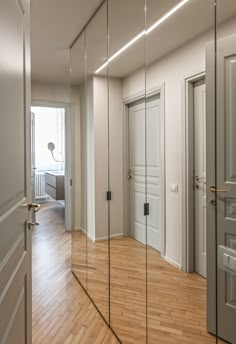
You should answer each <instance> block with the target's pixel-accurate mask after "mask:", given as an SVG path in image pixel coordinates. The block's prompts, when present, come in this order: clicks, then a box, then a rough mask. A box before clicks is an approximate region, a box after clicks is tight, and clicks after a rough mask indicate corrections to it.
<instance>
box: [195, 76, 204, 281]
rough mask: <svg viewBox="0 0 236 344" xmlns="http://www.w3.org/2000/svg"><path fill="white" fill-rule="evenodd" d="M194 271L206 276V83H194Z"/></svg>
mask: <svg viewBox="0 0 236 344" xmlns="http://www.w3.org/2000/svg"><path fill="white" fill-rule="evenodd" d="M194 171H195V271H196V272H197V273H199V274H200V275H202V276H203V277H205V278H206V85H205V82H204V83H203V82H198V83H196V84H195V85H194Z"/></svg>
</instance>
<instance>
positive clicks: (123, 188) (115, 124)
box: [108, 0, 146, 344]
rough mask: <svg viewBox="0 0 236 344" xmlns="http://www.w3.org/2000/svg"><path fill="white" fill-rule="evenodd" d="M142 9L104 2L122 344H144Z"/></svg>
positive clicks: (138, 1) (115, 307) (114, 286)
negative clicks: (106, 12)
mask: <svg viewBox="0 0 236 344" xmlns="http://www.w3.org/2000/svg"><path fill="white" fill-rule="evenodd" d="M144 8H145V3H144V1H143V0H130V1H125V0H119V1H117V0H109V1H108V20H109V25H108V27H109V59H110V61H109V65H108V73H109V151H110V154H109V166H110V168H109V171H110V187H111V191H112V200H111V202H110V267H111V270H110V295H111V301H110V318H111V326H112V328H113V329H114V331H115V332H116V334H117V335H118V337H119V339H120V340H121V342H122V343H131V342H132V343H137V344H138V343H140V344H141V343H142V344H143V343H146V232H145V229H146V227H145V217H144V213H143V204H144V202H145V70H144V62H145V61H144V27H145V26H144V25H145V16H144ZM121 23H122V25H121ZM134 78H135V79H134Z"/></svg>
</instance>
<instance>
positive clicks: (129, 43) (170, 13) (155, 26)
mask: <svg viewBox="0 0 236 344" xmlns="http://www.w3.org/2000/svg"><path fill="white" fill-rule="evenodd" d="M189 1H190V0H182V1H180V2H179V3H178V4H177V5H176V6H174V7H173V8H172V9H171V10H170V11H169V12H167V13H166V14H164V15H163V16H162V17H161V18H160V19H158V20H157V21H156V22H155V23H154V24H153V25H152V26H151V27H150V28H149V29H147V30H146V31H142V32H140V33H139V34H138V35H137V36H135V37H134V38H133V39H131V41H129V42H128V43H126V44H125V45H124V46H123V47H122V48H120V49H119V50H118V51H117V52H115V53H114V54H113V55H112V56H111V57H110V58H109V59H108V60H107V61H106V62H105V63H104V64H103V65H101V66H100V67H99V68H98V69H97V70H96V71H95V74H98V73H99V72H101V70H103V69H104V68H105V67H106V66H107V65H108V64H109V62H111V61H112V60H114V59H115V58H116V57H117V56H119V55H120V54H122V53H123V52H124V51H125V50H126V49H128V48H129V47H130V46H131V45H133V44H134V43H135V42H137V41H138V40H139V39H140V38H141V37H143V36H144V35H148V34H149V33H150V32H152V31H153V30H154V29H156V28H157V27H158V26H159V25H160V24H161V23H163V22H164V21H165V20H166V19H167V18H169V17H170V16H171V15H172V14H174V13H175V12H176V11H178V10H179V9H180V8H181V7H183V6H184V5H185V4H186V3H187V2H189Z"/></svg>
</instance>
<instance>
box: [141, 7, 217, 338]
mask: <svg viewBox="0 0 236 344" xmlns="http://www.w3.org/2000/svg"><path fill="white" fill-rule="evenodd" d="M208 44H213V45H214V1H213V0H212V1H205V0H198V1H188V0H184V1H180V0H168V1H166V0H160V1H155V0H146V59H145V60H146V123H145V124H146V125H145V127H146V176H147V188H146V190H147V203H148V204H149V216H147V302H148V304H147V317H148V318H147V324H148V343H150V344H154V343H164V342H165V343H172V342H175V343H193V342H195V343H215V342H216V337H215V336H214V335H212V334H210V333H209V332H211V329H210V328H207V323H208V324H209V319H207V305H208V303H209V302H211V301H209V300H208V298H207V279H208V275H207V272H206V265H207V255H208V254H209V255H211V252H207V247H206V237H207V231H208V230H210V228H208V227H207V197H206V187H207V179H206V176H207V171H206V160H207V145H206V135H207V133H206V121H207V118H206V116H207V115H208V114H207V112H206V97H207V96H206V62H205V61H206V54H207V53H206V47H207V45H208ZM212 62H213V68H214V54H213V55H212ZM211 87H212V88H213V90H214V81H213V83H212V84H211ZM213 100H214V93H213ZM211 269H214V266H212V267H211ZM213 288H215V285H214V284H213ZM210 316H211V317H212V318H211V319H212V321H213V322H214V321H215V313H214V312H213V313H212V314H211V315H210Z"/></svg>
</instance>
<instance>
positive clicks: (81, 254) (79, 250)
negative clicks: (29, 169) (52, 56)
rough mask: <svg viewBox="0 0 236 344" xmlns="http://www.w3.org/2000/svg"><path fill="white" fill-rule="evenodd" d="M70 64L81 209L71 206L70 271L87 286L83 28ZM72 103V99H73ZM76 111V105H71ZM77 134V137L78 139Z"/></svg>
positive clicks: (71, 53)
mask: <svg viewBox="0 0 236 344" xmlns="http://www.w3.org/2000/svg"><path fill="white" fill-rule="evenodd" d="M70 65H71V80H70V81H71V98H75V99H76V97H79V104H77V105H74V106H77V107H78V109H77V112H78V113H79V114H80V116H77V117H76V118H75V120H76V121H77V125H76V128H78V130H79V131H78V132H76V133H75V137H76V138H77V141H76V144H77V145H78V146H80V150H79V153H78V154H77V155H78V156H76V158H75V168H76V171H79V172H80V173H79V175H80V176H81V181H80V195H81V197H80V199H81V204H80V205H79V204H77V206H80V207H81V209H75V212H76V214H80V218H79V219H78V220H77V219H76V220H77V221H76V222H79V223H80V228H79V229H75V230H73V231H72V258H71V260H72V261H71V264H72V271H73V273H74V275H75V276H76V278H77V279H78V280H79V282H80V283H81V284H82V286H83V287H84V288H85V289H86V288H87V174H86V168H85V167H86V165H87V154H86V151H87V134H86V107H85V99H86V98H85V32H83V33H82V34H81V36H80V37H79V39H78V40H77V41H76V42H75V44H74V45H73V47H72V48H71V51H70ZM75 104H76V103H75ZM74 111H76V109H74ZM78 138H79V140H78Z"/></svg>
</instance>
